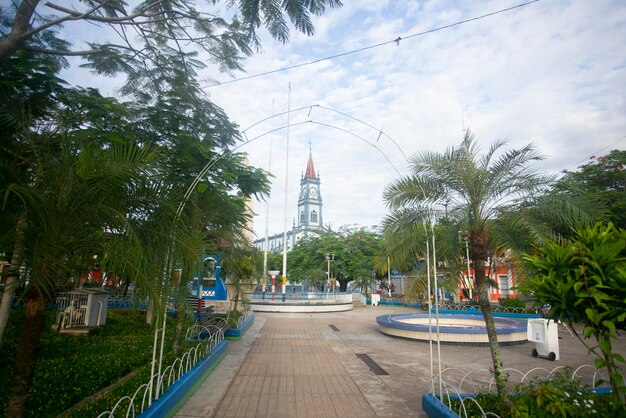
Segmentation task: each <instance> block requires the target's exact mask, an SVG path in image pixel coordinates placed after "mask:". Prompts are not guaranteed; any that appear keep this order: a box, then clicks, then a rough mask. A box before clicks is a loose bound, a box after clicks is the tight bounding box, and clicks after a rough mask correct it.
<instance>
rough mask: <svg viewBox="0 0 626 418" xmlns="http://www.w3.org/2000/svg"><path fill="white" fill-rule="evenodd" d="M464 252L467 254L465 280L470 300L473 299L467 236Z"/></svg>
mask: <svg viewBox="0 0 626 418" xmlns="http://www.w3.org/2000/svg"><path fill="white" fill-rule="evenodd" d="M465 253H466V256H467V282H468V283H469V297H470V300H474V298H473V297H472V277H471V276H470V258H469V242H468V239H467V237H465Z"/></svg>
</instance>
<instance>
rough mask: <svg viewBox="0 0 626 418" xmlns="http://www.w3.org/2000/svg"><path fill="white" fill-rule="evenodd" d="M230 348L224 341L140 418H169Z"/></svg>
mask: <svg viewBox="0 0 626 418" xmlns="http://www.w3.org/2000/svg"><path fill="white" fill-rule="evenodd" d="M226 347H228V341H226V340H222V341H221V342H220V343H219V344H218V345H217V346H216V347H215V348H214V349H213V352H212V353H211V354H210V355H209V356H208V357H207V358H205V359H204V360H202V361H200V363H198V364H196V365H195V366H194V367H193V368H192V369H191V370H189V371H188V372H187V373H185V374H184V375H183V376H182V377H181V378H180V379H178V381H176V383H174V384H172V385H171V386H170V387H169V388H168V389H167V391H166V392H165V393H164V394H163V395H161V397H160V398H159V400H158V401H156V402H155V403H153V404H152V406H151V407H150V408H148V409H147V410H146V411H143V413H142V414H140V415H139V417H140V418H162V417H166V416H168V414H169V413H170V412H171V411H172V409H173V408H174V407H175V406H176V404H177V403H178V402H179V401H180V400H181V399H182V398H183V397H184V396H185V395H186V394H187V392H188V391H189V390H190V389H191V388H192V387H193V385H194V384H195V383H196V381H197V380H198V379H199V378H200V377H201V376H202V375H203V374H204V372H205V371H206V370H207V369H209V368H210V367H212V366H214V365H216V364H217V363H218V362H219V361H220V360H221V359H222V357H223V354H224V352H225V351H226Z"/></svg>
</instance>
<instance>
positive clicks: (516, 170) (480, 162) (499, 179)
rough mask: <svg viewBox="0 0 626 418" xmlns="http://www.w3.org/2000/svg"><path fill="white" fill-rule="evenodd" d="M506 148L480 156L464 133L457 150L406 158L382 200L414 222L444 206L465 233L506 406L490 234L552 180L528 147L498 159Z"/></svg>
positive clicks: (493, 236)
mask: <svg viewBox="0 0 626 418" xmlns="http://www.w3.org/2000/svg"><path fill="white" fill-rule="evenodd" d="M504 145H505V142H504V141H496V142H495V143H493V144H492V145H491V147H490V148H489V151H488V152H487V153H486V154H484V155H482V156H481V155H479V149H478V147H477V145H476V143H475V141H474V138H473V135H472V134H471V132H470V131H469V130H468V131H467V132H466V134H465V137H464V138H463V142H462V143H461V144H460V145H459V146H458V147H451V148H449V149H447V150H446V151H445V152H443V153H431V152H425V153H420V154H416V155H414V156H413V157H411V158H410V160H409V162H410V165H411V170H412V174H411V175H409V176H407V177H404V178H402V179H399V180H398V181H396V182H394V183H392V184H390V185H389V186H388V187H387V188H386V190H385V200H386V202H387V204H388V206H389V207H390V209H392V211H394V213H397V212H405V213H413V214H414V217H415V214H417V215H418V216H417V217H416V218H415V223H417V222H419V223H421V222H422V220H423V219H432V216H433V214H435V213H437V211H438V210H439V209H440V208H443V207H444V206H445V207H446V215H447V216H446V219H452V220H454V221H455V223H456V224H457V225H458V226H457V229H458V230H464V231H465V233H466V234H467V238H468V241H469V245H470V249H471V252H470V259H471V260H472V262H473V265H474V271H475V280H476V288H477V296H478V303H479V305H480V307H481V310H482V313H483V316H484V319H485V324H486V328H487V335H488V338H489V347H490V351H491V359H492V362H493V369H494V377H495V380H496V385H497V389H498V394H499V396H500V398H501V400H502V402H503V403H505V404H506V403H507V401H506V399H507V390H506V386H505V376H504V373H503V366H502V357H501V354H500V347H499V345H498V339H497V335H496V328H495V325H494V322H493V316H492V312H491V304H490V301H489V294H488V289H489V284H488V281H487V277H486V275H485V263H486V260H487V259H488V257H489V253H490V249H491V248H495V247H497V246H499V245H501V244H504V243H502V242H496V241H495V239H496V237H500V236H501V235H500V234H498V233H497V231H494V228H496V224H495V223H494V222H493V220H494V219H496V218H497V217H498V215H499V214H500V212H501V211H502V210H504V209H505V208H506V209H508V208H510V206H511V205H513V204H514V203H516V202H519V201H521V200H523V199H525V198H529V197H530V196H532V195H533V194H534V193H536V192H538V191H540V190H542V188H543V187H544V186H545V185H546V184H547V183H548V181H549V180H550V179H549V178H546V177H544V176H540V175H538V174H537V173H535V172H534V171H533V170H532V169H531V168H529V164H530V163H532V162H534V161H538V160H540V159H541V157H540V156H539V155H538V154H537V153H536V152H535V150H534V148H533V146H532V145H527V146H525V147H522V148H520V149H517V150H509V151H505V152H503V153H501V154H500V155H499V156H497V155H496V154H498V153H500V152H501V150H502V147H503V146H504ZM457 240H458V238H457ZM457 247H458V246H457Z"/></svg>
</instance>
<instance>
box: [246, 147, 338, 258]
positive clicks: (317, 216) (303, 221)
mask: <svg viewBox="0 0 626 418" xmlns="http://www.w3.org/2000/svg"><path fill="white" fill-rule="evenodd" d="M296 220H297V222H296ZM323 231H325V229H324V223H323V218H322V194H321V193H320V176H319V173H316V172H315V166H314V165H313V156H312V154H311V151H309V161H308V162H307V165H306V170H305V172H304V173H303V174H302V177H301V178H300V195H299V197H298V213H297V215H296V217H295V218H294V220H293V228H292V229H291V231H287V250H288V251H289V250H291V249H293V248H294V247H295V246H296V244H297V243H298V241H299V240H301V239H303V238H311V237H314V236H317V235H319V234H320V233H322V232H323ZM267 239H268V249H269V251H271V252H273V253H279V252H282V250H283V234H282V233H279V234H274V235H271V236H269V237H268V238H267ZM253 244H254V246H255V247H256V248H258V249H259V250H263V249H264V248H265V239H264V238H260V239H257V240H254V241H253Z"/></svg>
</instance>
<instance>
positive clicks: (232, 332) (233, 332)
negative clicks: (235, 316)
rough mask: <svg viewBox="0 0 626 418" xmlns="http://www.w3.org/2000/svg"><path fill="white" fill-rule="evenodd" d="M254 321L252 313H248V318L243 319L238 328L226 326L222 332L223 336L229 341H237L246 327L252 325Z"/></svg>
mask: <svg viewBox="0 0 626 418" xmlns="http://www.w3.org/2000/svg"><path fill="white" fill-rule="evenodd" d="M253 323H254V315H250V317H249V318H248V319H246V320H245V321H243V323H242V324H241V326H240V327H239V328H228V330H227V331H226V332H225V333H224V338H226V339H227V340H229V341H237V340H239V339H241V337H243V336H244V334H245V333H246V331H248V328H250V327H251V326H252V324H253Z"/></svg>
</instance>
